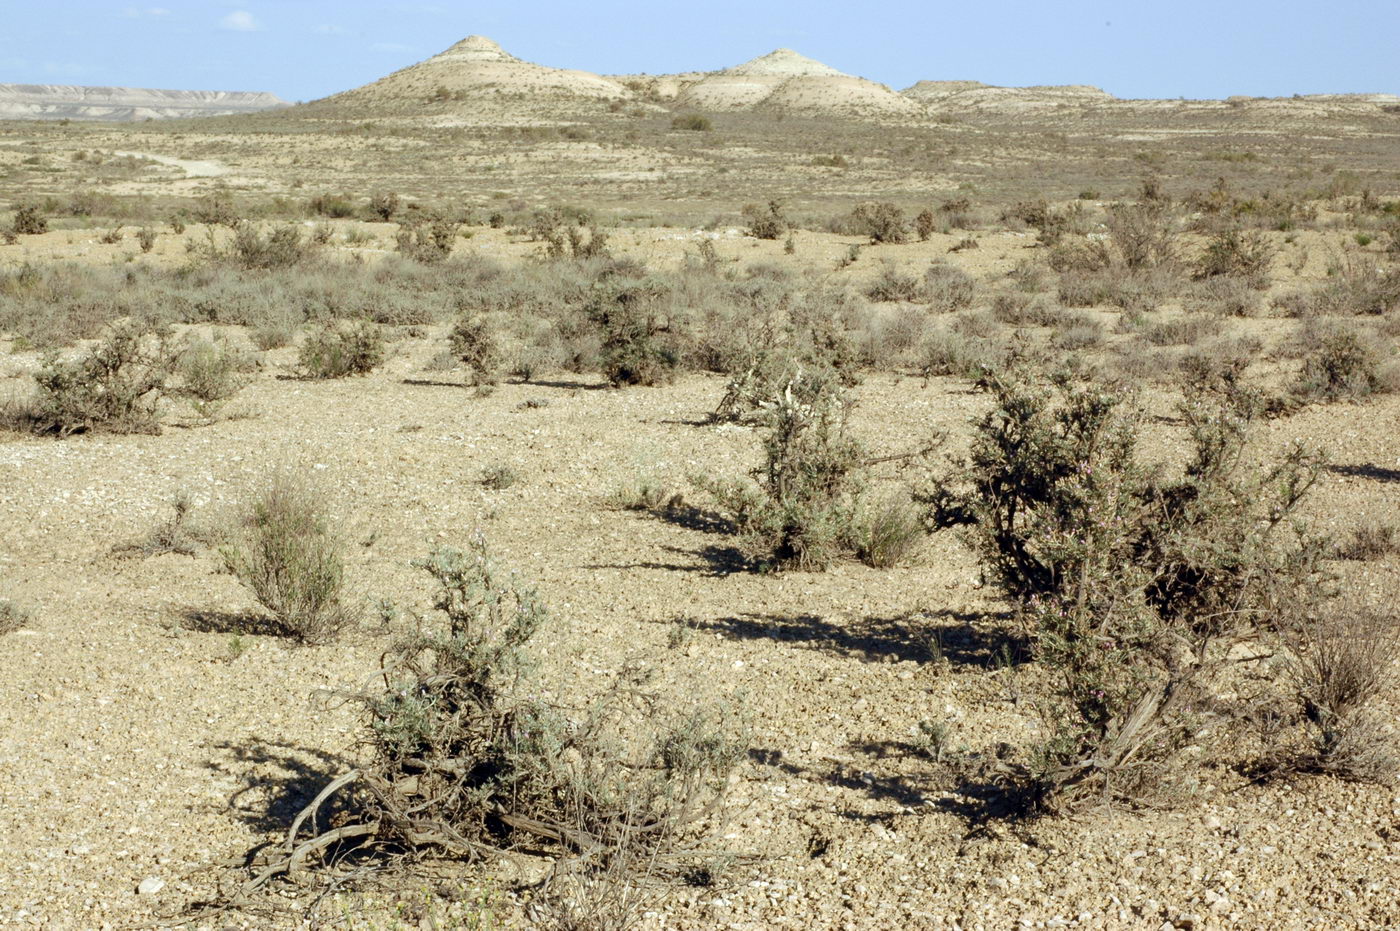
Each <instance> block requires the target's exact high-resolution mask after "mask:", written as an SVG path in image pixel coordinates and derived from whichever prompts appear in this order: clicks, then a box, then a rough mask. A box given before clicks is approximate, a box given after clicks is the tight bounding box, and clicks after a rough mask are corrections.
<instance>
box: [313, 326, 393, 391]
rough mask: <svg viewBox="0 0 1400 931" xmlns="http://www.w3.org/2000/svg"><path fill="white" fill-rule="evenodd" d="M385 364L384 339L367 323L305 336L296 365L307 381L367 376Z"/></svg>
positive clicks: (323, 330) (323, 328) (377, 328)
mask: <svg viewBox="0 0 1400 931" xmlns="http://www.w3.org/2000/svg"><path fill="white" fill-rule="evenodd" d="M383 361H384V336H383V334H382V333H381V332H380V330H379V327H378V326H376V325H375V324H373V323H371V322H370V321H368V320H361V321H360V322H358V323H354V324H334V325H331V326H326V327H322V328H321V329H319V330H317V331H315V332H313V333H311V334H310V335H308V336H307V337H306V341H305V342H303V343H302V345H301V350H300V351H299V353H298V355H297V364H298V366H299V367H300V368H301V371H302V374H304V375H305V376H306V377H307V378H344V377H346V376H347V375H365V374H368V373H369V372H372V371H374V369H375V368H376V367H377V366H378V365H379V364H380V363H382V362H383Z"/></svg>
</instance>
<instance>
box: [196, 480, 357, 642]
mask: <svg viewBox="0 0 1400 931" xmlns="http://www.w3.org/2000/svg"><path fill="white" fill-rule="evenodd" d="M232 536H233V538H232V540H231V541H230V542H229V543H228V545H226V546H225V547H224V548H223V550H222V554H223V558H224V565H225V566H226V567H227V568H228V570H229V571H230V572H232V573H233V574H234V575H235V576H237V577H238V580H239V581H240V582H242V583H243V584H244V585H246V586H247V587H248V588H249V589H250V590H251V591H252V593H253V595H254V597H256V598H257V599H258V603H259V604H261V605H262V606H263V607H264V608H266V609H267V610H268V611H270V612H271V613H272V615H273V617H275V618H276V619H277V622H278V623H279V624H280V625H281V626H282V628H283V629H284V630H285V631H286V632H287V634H288V635H290V636H293V637H295V638H296V639H298V640H300V641H301V642H303V643H327V642H329V641H331V640H333V639H335V638H336V637H337V636H338V635H339V634H340V632H341V631H342V630H344V629H345V628H346V627H347V626H349V625H350V624H351V623H353V622H354V620H355V614H354V612H353V611H352V610H351V609H350V608H349V607H348V606H347V605H346V604H345V602H344V600H343V589H344V574H345V569H344V562H343V560H342V558H341V555H340V544H339V543H338V541H337V540H336V537H335V534H334V533H333V532H332V530H331V526H330V515H329V513H328V511H327V508H326V503H325V499H324V497H323V495H322V494H321V492H320V491H319V490H318V489H317V488H316V487H315V486H313V485H312V484H310V482H308V481H307V480H306V479H305V478H302V477H300V476H298V475H296V474H294V473H292V472H289V471H286V470H282V471H278V472H277V473H275V474H274V475H273V477H272V478H271V479H270V480H269V481H268V482H267V484H266V485H265V486H263V487H262V488H261V489H259V490H258V491H257V492H256V493H255V494H254V495H253V496H252V498H251V499H250V500H249V501H248V502H247V504H246V505H245V506H244V509H243V513H242V515H241V519H240V526H239V527H238V528H237V529H236V530H235V531H234V532H233V535H232Z"/></svg>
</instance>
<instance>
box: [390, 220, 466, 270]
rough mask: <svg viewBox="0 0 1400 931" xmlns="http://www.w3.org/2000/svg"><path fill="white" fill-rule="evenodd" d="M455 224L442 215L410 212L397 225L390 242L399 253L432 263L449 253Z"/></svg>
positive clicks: (420, 261)
mask: <svg viewBox="0 0 1400 931" xmlns="http://www.w3.org/2000/svg"><path fill="white" fill-rule="evenodd" d="M457 229H458V223H457V221H456V220H452V219H450V218H448V217H444V216H435V215H425V214H423V213H410V215H409V219H407V220H405V221H404V222H403V223H401V224H400V225H399V231H398V233H397V234H395V236H394V242H395V244H396V245H397V247H398V250H399V254H400V255H402V256H405V257H406V258H410V259H412V260H413V261H415V262H418V263H420V264H422V265H436V264H437V263H439V262H443V261H446V260H447V258H448V256H450V255H452V244H453V243H454V242H455V241H456V239H457Z"/></svg>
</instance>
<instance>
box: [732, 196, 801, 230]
mask: <svg viewBox="0 0 1400 931" xmlns="http://www.w3.org/2000/svg"><path fill="white" fill-rule="evenodd" d="M743 213H744V219H745V220H747V221H748V224H749V235H750V236H752V237H754V238H755V239H780V238H782V235H783V234H784V233H786V232H787V231H788V229H789V228H791V224H790V223H789V222H788V219H787V217H786V216H785V215H784V214H783V204H782V202H781V201H778V200H770V201H769V202H768V203H767V204H766V205H759V204H746V205H745V206H744V211H743Z"/></svg>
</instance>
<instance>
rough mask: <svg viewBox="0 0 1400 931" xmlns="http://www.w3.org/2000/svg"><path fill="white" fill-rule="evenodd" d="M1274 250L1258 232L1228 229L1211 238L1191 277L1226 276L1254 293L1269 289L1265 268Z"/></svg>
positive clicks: (1267, 271)
mask: <svg viewBox="0 0 1400 931" xmlns="http://www.w3.org/2000/svg"><path fill="white" fill-rule="evenodd" d="M1273 257H1274V248H1273V246H1272V245H1270V243H1269V241H1268V240H1267V239H1265V238H1264V236H1263V234H1261V233H1259V232H1258V231H1250V230H1239V229H1228V230H1222V231H1221V232H1219V233H1216V234H1215V235H1214V236H1213V237H1211V240H1210V242H1208V243H1206V248H1205V252H1204V253H1203V254H1202V255H1201V257H1200V259H1199V260H1197V262H1196V270H1195V276H1196V277H1197V278H1198V279H1199V278H1215V277H1218V276H1221V275H1229V276H1232V277H1236V278H1240V279H1242V280H1244V281H1247V282H1249V284H1250V286H1251V287H1253V288H1254V289H1256V290H1263V289H1264V288H1267V287H1268V286H1269V265H1270V264H1271V263H1272V261H1273Z"/></svg>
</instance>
